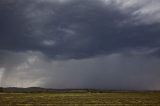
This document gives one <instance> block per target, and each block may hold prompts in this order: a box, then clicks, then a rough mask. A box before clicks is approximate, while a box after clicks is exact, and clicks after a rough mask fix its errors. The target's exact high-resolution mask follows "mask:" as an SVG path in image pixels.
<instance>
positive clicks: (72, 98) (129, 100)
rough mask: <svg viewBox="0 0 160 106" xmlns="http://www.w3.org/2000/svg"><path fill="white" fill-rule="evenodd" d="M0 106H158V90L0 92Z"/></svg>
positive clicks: (159, 99)
mask: <svg viewBox="0 0 160 106" xmlns="http://www.w3.org/2000/svg"><path fill="white" fill-rule="evenodd" d="M0 106H160V92H110V93H0Z"/></svg>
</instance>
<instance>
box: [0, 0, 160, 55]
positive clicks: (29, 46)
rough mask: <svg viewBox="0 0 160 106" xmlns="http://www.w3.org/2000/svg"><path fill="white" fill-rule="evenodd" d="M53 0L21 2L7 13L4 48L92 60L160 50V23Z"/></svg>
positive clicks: (100, 6)
mask: <svg viewBox="0 0 160 106" xmlns="http://www.w3.org/2000/svg"><path fill="white" fill-rule="evenodd" d="M52 1H53V0H49V1H43V0H42V1H38V0H36V1H30V0H29V1H28V0H27V1H26V0H23V1H17V2H15V4H14V5H13V6H12V8H11V9H10V8H9V9H8V8H4V9H3V10H1V18H0V19H1V21H2V22H1V23H2V24H1V31H0V32H1V43H0V45H1V46H0V48H1V50H3V51H4V50H9V51H28V50H32V51H40V52H42V53H44V54H45V55H47V56H50V57H53V58H57V57H63V58H87V57H92V56H98V55H102V54H104V55H105V54H109V53H115V52H122V51H123V50H126V49H127V50H128V49H137V48H142V49H144V48H149V49H150V48H158V47H159V41H158V39H159V27H158V26H159V24H158V25H157V24H151V25H150V24H149V25H144V24H138V25H135V24H134V23H133V24H132V22H135V21H133V20H132V14H129V13H123V12H120V10H118V9H117V8H112V7H111V6H112V5H111V6H106V5H105V4H102V2H100V1H97V0H94V1H89V0H87V1H80V0H76V1H70V3H63V4H62V3H61V2H62V1H61V2H60V3H59V2H52ZM124 5H125V4H124ZM126 5H127V4H126ZM126 7H127V6H126Z"/></svg>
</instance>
